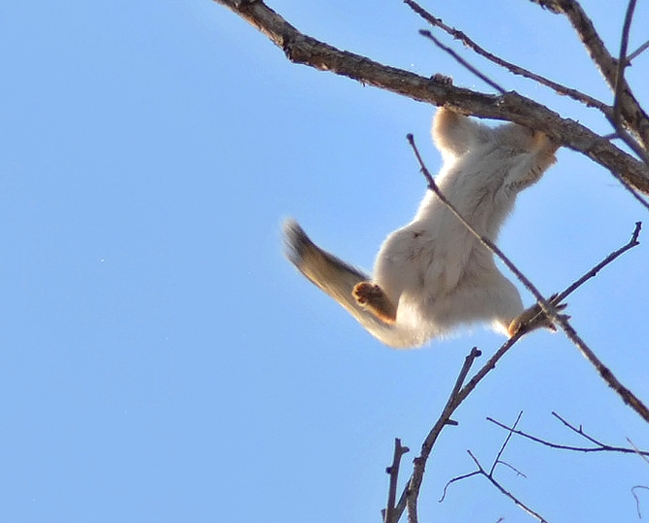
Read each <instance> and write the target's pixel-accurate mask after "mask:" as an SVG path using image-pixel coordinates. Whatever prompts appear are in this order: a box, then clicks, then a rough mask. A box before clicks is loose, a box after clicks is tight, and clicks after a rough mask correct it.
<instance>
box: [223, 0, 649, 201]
mask: <svg viewBox="0 0 649 523" xmlns="http://www.w3.org/2000/svg"><path fill="white" fill-rule="evenodd" d="M215 1H216V2H218V3H220V4H222V5H224V6H226V7H228V8H229V9H231V10H232V11H234V12H235V13H236V14H238V15H239V16H241V17H242V18H244V19H245V20H247V21H248V22H249V23H251V24H252V25H254V26H255V27H257V28H258V29H259V30H260V31H262V32H263V33H264V34H265V35H266V36H267V37H268V38H270V39H271V40H272V41H273V42H274V43H275V44H276V45H277V46H279V47H280V48H281V49H283V50H284V52H285V53H286V56H287V58H288V59H289V60H290V61H292V62H295V63H301V64H305V65H309V66H311V67H314V68H316V69H320V70H324V71H330V72H333V73H335V74H338V75H342V76H347V77H349V78H352V79H355V80H358V81H360V82H362V83H363V84H364V85H365V84H366V85H372V86H375V87H379V88H382V89H386V90H388V91H392V92H395V93H397V94H401V95H403V96H407V97H409V98H412V99H414V100H418V101H421V102H428V103H431V104H434V105H438V106H440V105H448V106H449V107H453V108H454V109H456V110H458V111H459V112H461V113H463V114H472V115H475V116H478V117H481V118H494V119H497V120H509V121H513V122H516V123H519V124H521V125H525V126H527V127H530V128H533V129H538V130H539V131H542V132H544V133H545V134H547V135H548V136H549V137H551V138H552V139H553V140H555V141H557V143H561V144H562V145H564V146H566V147H569V148H571V149H573V150H575V151H578V152H580V153H582V154H584V155H585V156H587V157H588V158H590V159H592V160H593V161H595V162H597V163H599V164H600V165H602V166H604V167H606V168H607V169H609V170H610V171H611V172H618V173H620V174H619V176H621V177H622V179H624V180H625V181H626V182H627V183H628V184H630V185H631V186H633V187H635V188H637V189H638V190H639V191H641V192H644V193H647V194H649V166H647V165H644V164H643V163H642V162H640V161H638V160H637V159H635V158H633V157H632V156H631V155H629V154H627V153H626V152H624V151H622V150H621V149H619V148H618V147H616V146H615V145H614V144H612V143H611V142H610V141H609V140H607V139H606V138H604V137H602V136H599V135H597V134H595V133H593V132H592V131H591V130H590V129H588V128H587V127H585V126H583V125H581V124H579V123H577V122H575V121H574V120H570V119H564V118H561V117H560V116H559V115H558V114H557V113H555V112H553V111H550V110H549V109H548V108H547V107H545V106H543V105H541V104H538V103H536V102H534V101H533V100H530V99H529V98H526V97H524V96H521V95H519V94H517V93H515V92H509V93H507V94H505V95H498V96H497V95H489V94H485V93H479V92H475V91H471V90H469V89H462V88H459V87H455V86H453V85H446V84H444V83H440V82H436V81H434V80H431V79H429V78H424V77H422V76H419V75H416V74H414V73H411V72H409V71H404V70H402V69H397V68H394V67H389V66H385V65H382V64H379V63H377V62H374V61H372V60H370V59H368V58H366V57H364V56H360V55H357V54H354V53H349V52H346V51H340V50H338V49H336V48H335V47H333V46H331V45H328V44H325V43H322V42H320V41H318V40H316V39H314V38H312V37H310V36H307V35H304V34H303V33H301V32H299V31H298V30H297V29H296V28H295V27H293V26H292V25H291V24H289V23H288V22H287V21H286V20H284V18H282V17H281V16H280V15H278V14H277V13H276V12H275V11H273V10H272V9H270V8H269V7H268V6H266V4H264V3H263V2H262V1H261V0H253V1H251V0H215ZM563 1H565V0H563ZM623 115H624V113H623Z"/></svg>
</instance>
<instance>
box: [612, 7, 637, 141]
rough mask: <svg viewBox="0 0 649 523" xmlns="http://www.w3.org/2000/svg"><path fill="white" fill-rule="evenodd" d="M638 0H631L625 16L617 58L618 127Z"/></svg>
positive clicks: (615, 115)
mask: <svg viewBox="0 0 649 523" xmlns="http://www.w3.org/2000/svg"><path fill="white" fill-rule="evenodd" d="M635 4H636V0H629V4H628V6H627V8H626V14H625V16H624V26H623V27H622V37H621V42H620V55H619V58H618V60H617V71H616V75H615V97H614V98H613V123H614V125H615V127H616V128H617V127H618V126H619V125H620V99H621V97H622V89H623V87H624V69H625V68H626V66H627V61H626V52H627V48H628V46H629V31H630V30H631V22H632V21H633V11H634V10H635Z"/></svg>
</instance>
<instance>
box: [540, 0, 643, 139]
mask: <svg viewBox="0 0 649 523" xmlns="http://www.w3.org/2000/svg"><path fill="white" fill-rule="evenodd" d="M531 1H532V2H534V3H536V4H539V5H541V6H543V7H545V8H547V9H549V10H550V11H552V12H553V13H561V14H564V15H565V16H566V17H567V18H568V20H569V21H570V23H571V24H572V27H573V29H574V30H575V32H576V33H577V35H578V37H579V39H580V40H581V42H582V43H583V44H584V46H585V47H586V50H587V51H588V54H589V55H590V57H591V59H592V60H593V62H594V63H595V64H596V65H597V67H598V69H599V70H600V72H601V73H602V75H603V76H604V79H605V80H606V82H607V83H608V85H609V87H610V88H611V90H612V91H615V90H616V83H617V71H618V67H617V60H616V59H615V58H613V57H612V56H611V53H609V51H608V49H606V46H605V45H604V42H603V41H602V39H601V37H600V36H599V34H598V33H597V30H596V29H595V26H594V25H593V22H592V21H591V20H590V18H589V17H588V15H587V14H586V12H585V11H584V10H583V8H582V7H581V5H580V4H579V2H577V0H531ZM620 89H621V91H620V104H619V105H620V114H621V116H622V118H623V119H624V122H625V125H626V126H627V127H628V128H629V129H630V130H631V131H632V132H633V133H634V134H636V135H637V136H638V138H639V139H640V141H641V142H642V144H643V145H644V148H645V150H646V149H648V148H649V117H648V116H647V113H645V112H644V110H643V109H642V107H641V106H640V104H639V103H638V100H637V99H636V98H635V96H634V95H633V93H632V92H631V88H630V87H629V85H628V84H627V82H626V81H625V80H624V79H623V80H622V82H621V84H620Z"/></svg>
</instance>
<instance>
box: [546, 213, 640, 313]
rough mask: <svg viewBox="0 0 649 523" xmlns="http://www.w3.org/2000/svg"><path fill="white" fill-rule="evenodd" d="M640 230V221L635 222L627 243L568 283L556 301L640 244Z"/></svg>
mask: <svg viewBox="0 0 649 523" xmlns="http://www.w3.org/2000/svg"><path fill="white" fill-rule="evenodd" d="M641 230H642V222H635V228H634V229H633V233H632V234H631V239H630V240H629V241H628V243H626V244H625V245H623V246H622V247H620V248H619V249H617V250H615V251H613V252H612V253H611V254H609V255H608V256H607V257H606V258H604V259H603V260H602V261H601V262H599V263H598V264H597V265H595V266H594V267H593V268H592V269H591V270H590V271H588V272H587V273H586V274H584V275H583V276H582V277H581V278H579V279H578V280H577V281H575V282H574V283H572V284H570V285H569V286H568V287H567V288H566V289H565V290H564V291H562V292H560V293H559V294H558V295H557V298H556V299H557V303H558V302H561V301H563V300H564V299H566V298H567V297H568V296H569V295H570V294H572V293H573V292H575V291H576V290H577V289H578V288H579V287H581V286H582V285H583V284H584V283H586V282H587V281H588V280H590V279H591V278H594V277H595V276H597V274H598V273H599V271H601V270H602V269H603V268H604V267H606V266H607V265H608V264H609V263H612V262H613V261H614V260H615V259H616V258H618V257H620V256H621V255H622V254H624V253H625V252H626V251H628V250H630V249H632V248H633V247H636V246H637V245H640V241H639V240H638V237H639V236H640V231H641Z"/></svg>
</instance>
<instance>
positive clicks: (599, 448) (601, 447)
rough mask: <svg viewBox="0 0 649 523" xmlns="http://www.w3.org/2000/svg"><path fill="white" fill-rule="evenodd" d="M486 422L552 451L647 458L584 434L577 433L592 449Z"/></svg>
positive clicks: (489, 418) (495, 422) (634, 450)
mask: <svg viewBox="0 0 649 523" xmlns="http://www.w3.org/2000/svg"><path fill="white" fill-rule="evenodd" d="M487 421H490V422H491V423H493V424H494V425H497V426H498V427H500V428H503V429H505V430H507V431H509V432H510V433H513V434H516V435H517V436H521V437H523V438H525V439H528V440H530V441H533V442H535V443H539V444H540V445H544V446H546V447H549V448H552V449H557V450H570V451H573V452H619V453H621V454H636V453H637V454H640V455H646V456H649V452H648V451H643V450H636V449H634V448H627V447H616V446H613V445H606V444H605V443H601V442H599V441H596V440H594V439H591V438H589V437H588V436H587V435H586V434H585V433H583V432H581V431H580V432H579V434H580V435H581V436H584V437H587V438H588V439H589V441H591V442H593V444H594V445H595V446H593V447H577V446H573V445H562V444H560V443H553V442H551V441H548V440H545V439H543V438H539V437H538V436H533V435H531V434H529V433H528V432H525V431H522V430H519V429H516V428H515V427H509V426H507V425H505V424H504V423H501V422H500V421H497V420H495V419H493V418H491V417H487Z"/></svg>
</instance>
